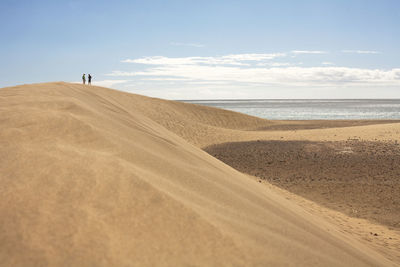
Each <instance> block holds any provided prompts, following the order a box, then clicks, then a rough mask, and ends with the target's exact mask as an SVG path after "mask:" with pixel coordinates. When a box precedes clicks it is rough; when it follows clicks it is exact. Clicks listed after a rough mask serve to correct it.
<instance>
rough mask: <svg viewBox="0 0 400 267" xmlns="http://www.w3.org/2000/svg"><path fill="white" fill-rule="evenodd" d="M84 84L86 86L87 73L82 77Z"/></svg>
mask: <svg viewBox="0 0 400 267" xmlns="http://www.w3.org/2000/svg"><path fill="white" fill-rule="evenodd" d="M82 82H83V84H86V77H85V73H84V74H83V75H82Z"/></svg>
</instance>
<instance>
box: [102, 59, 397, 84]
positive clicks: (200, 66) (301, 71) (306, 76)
mask: <svg viewBox="0 0 400 267" xmlns="http://www.w3.org/2000/svg"><path fill="white" fill-rule="evenodd" d="M284 55H285V54H280V53H277V54H236V55H235V54H233V55H227V56H220V57H181V58H169V57H146V58H138V59H129V60H124V61H123V62H130V63H137V64H145V65H150V66H148V67H145V68H144V69H143V70H141V71H113V72H112V73H110V74H109V75H110V76H114V77H129V76H136V77H142V78H146V77H148V78H150V79H154V78H156V79H158V80H162V79H165V80H168V79H171V78H172V79H184V80H186V81H181V82H188V81H225V82H231V83H242V84H246V83H247V84H264V85H270V84H273V85H290V86H337V85H349V86H352V85H367V84H368V85H370V84H376V85H396V86H398V85H400V69H399V68H398V69H391V70H380V69H363V68H349V67H334V66H329V65H330V64H331V63H330V62H325V64H324V65H327V66H324V67H294V66H280V67H278V66H279V63H277V64H278V65H277V66H273V64H272V63H274V62H271V64H272V65H271V66H269V67H265V66H267V64H265V65H264V64H263V63H269V62H268V60H270V59H274V58H277V57H281V56H284ZM265 61H267V62H265ZM260 63H261V64H262V66H260Z"/></svg>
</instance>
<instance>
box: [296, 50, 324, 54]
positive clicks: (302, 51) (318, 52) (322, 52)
mask: <svg viewBox="0 0 400 267" xmlns="http://www.w3.org/2000/svg"><path fill="white" fill-rule="evenodd" d="M291 53H292V54H296V55H298V54H327V53H328V52H327V51H320V50H292V51H291Z"/></svg>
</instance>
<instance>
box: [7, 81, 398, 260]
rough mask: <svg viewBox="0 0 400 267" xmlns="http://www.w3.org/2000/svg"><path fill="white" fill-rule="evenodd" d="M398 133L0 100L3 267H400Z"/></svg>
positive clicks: (96, 93) (165, 109) (58, 101)
mask: <svg viewBox="0 0 400 267" xmlns="http://www.w3.org/2000/svg"><path fill="white" fill-rule="evenodd" d="M399 142H400V123H399V122H398V121H382V120H377V121H363V120H361V121H296V122H294V121H271V120H265V119H261V118H257V117H252V116H248V115H244V114H240V113H236V112H232V111H227V110H222V109H217V108H212V107H205V106H200V105H195V104H188V103H182V102H177V101H168V100H162V99H157V98H150V97H145V96H141V95H135V94H129V93H124V92H120V91H116V90H112V89H107V88H103V87H96V86H90V87H89V86H83V85H79V84H72V83H64V82H57V83H43V84H32V85H21V86H15V87H7V88H2V89H0V193H1V196H2V201H1V202H0V218H1V220H0V265H2V266H397V265H399V264H400V225H399V221H400V198H399V194H398V192H399V190H400V180H399V177H400V167H399V166H400V164H399V163H400V145H399Z"/></svg>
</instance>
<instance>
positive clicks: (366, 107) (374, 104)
mask: <svg viewBox="0 0 400 267" xmlns="http://www.w3.org/2000/svg"><path fill="white" fill-rule="evenodd" d="M178 101H180V102H186V103H193V104H199V105H205V106H211V107H216V108H222V109H227V110H232V111H236V112H240V113H244V114H248V115H251V116H256V117H260V118H264V119H273V120H397V119H400V99H398V98H353V99H351V98H347V99H345V98H342V99H341V98H336V99H203V100H178Z"/></svg>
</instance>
